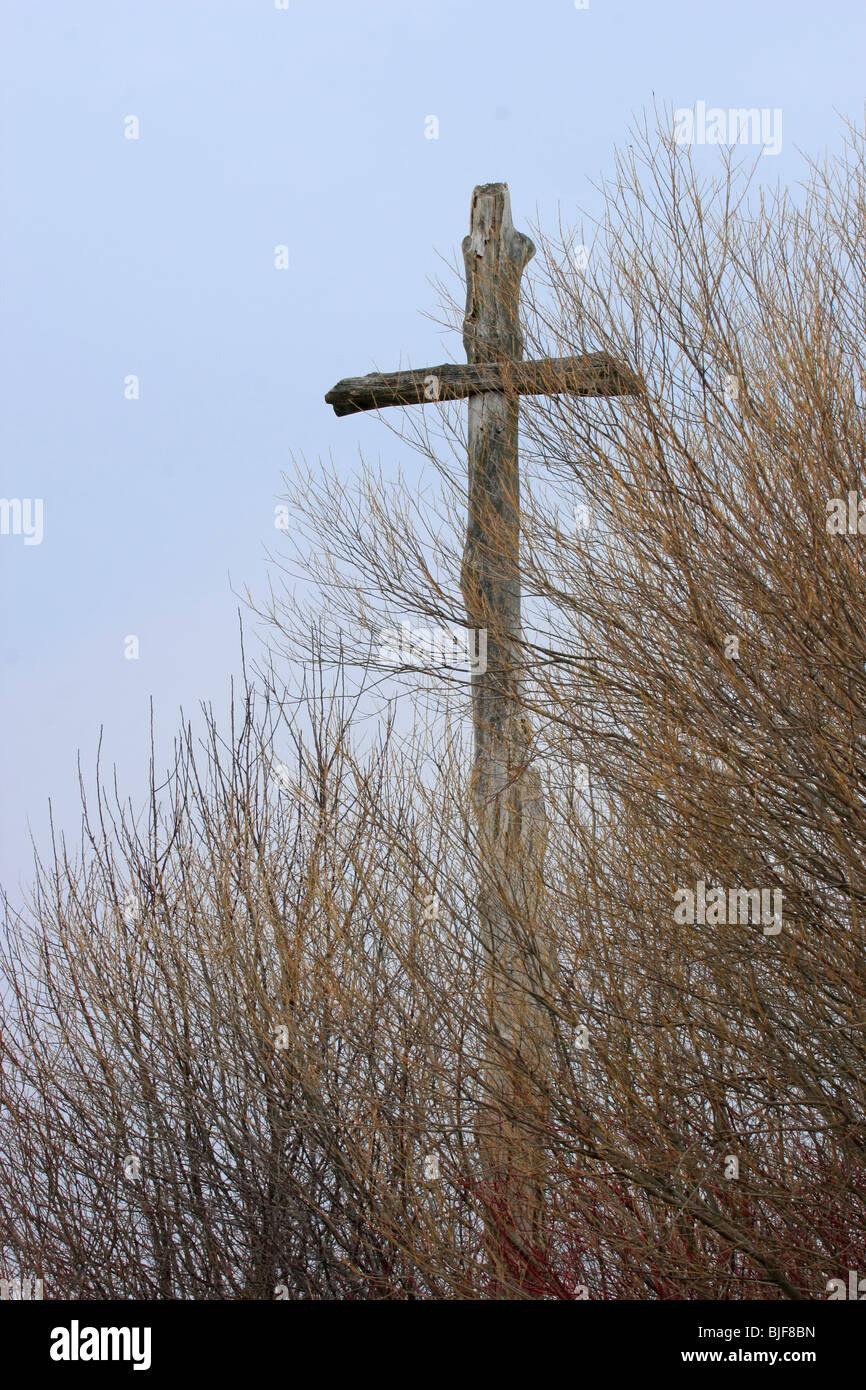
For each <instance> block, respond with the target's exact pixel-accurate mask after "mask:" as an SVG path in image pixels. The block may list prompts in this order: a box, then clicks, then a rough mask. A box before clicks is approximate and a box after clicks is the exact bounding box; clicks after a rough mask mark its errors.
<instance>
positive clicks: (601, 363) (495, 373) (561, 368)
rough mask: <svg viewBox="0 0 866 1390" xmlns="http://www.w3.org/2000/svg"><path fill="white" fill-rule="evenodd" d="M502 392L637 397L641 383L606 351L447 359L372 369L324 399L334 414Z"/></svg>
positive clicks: (338, 387)
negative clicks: (523, 358) (419, 366)
mask: <svg viewBox="0 0 866 1390" xmlns="http://www.w3.org/2000/svg"><path fill="white" fill-rule="evenodd" d="M485 391H498V392H501V393H502V394H503V395H506V396H553V395H559V394H563V393H565V394H568V395H572V396H634V395H637V394H639V392H640V383H639V382H638V381H637V379H636V378H635V377H634V376H633V375H632V374H631V373H630V372H629V371H628V369H627V368H626V367H623V366H622V365H621V364H619V363H618V362H616V361H615V360H614V359H613V358H612V357H611V356H610V355H609V354H608V353H606V352H592V353H587V354H586V356H585V357H543V358H541V359H540V360H539V361H537V362H515V361H502V362H495V361H494V362H479V363H465V364H464V363H460V362H458V363H454V362H446V363H443V365H442V366H439V367H426V368H424V369H423V370H422V371H409V372H388V373H380V372H371V373H370V374H369V375H368V376H350V377H346V378H345V379H344V380H343V381H338V382H337V384H336V386H333V387H332V388H331V390H330V391H329V392H328V394H327V395H326V396H325V400H326V402H327V404H328V405H332V406H333V407H334V414H335V415H352V414H354V413H355V412H356V411H359V410H382V409H384V408H385V407H386V406H390V405H425V404H428V403H430V402H431V401H459V400H464V399H465V398H466V397H467V396H475V395H481V394H482V393H484V392H485Z"/></svg>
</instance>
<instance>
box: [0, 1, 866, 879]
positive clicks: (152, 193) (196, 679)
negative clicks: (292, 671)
mask: <svg viewBox="0 0 866 1390" xmlns="http://www.w3.org/2000/svg"><path fill="white" fill-rule="evenodd" d="M278 3H280V0H278ZM864 38H866V6H864V5H863V4H862V0H824V3H822V4H817V3H814V0H813V3H805V0H761V3H760V4H758V3H755V0H727V2H726V3H724V4H720V5H700V4H697V3H695V0H655V2H654V3H651V2H650V0H620V2H619V3H614V2H613V0H589V7H588V8H587V9H578V8H576V6H575V4H574V0H531V3H530V0H368V3H362V0H289V4H288V8H287V9H285V10H284V9H281V8H277V5H276V4H275V0H3V4H2V5H0V53H2V57H0V64H2V72H0V79H2V95H0V101H2V163H0V179H2V188H0V193H2V206H3V213H2V219H0V238H2V244H0V276H2V281H3V317H2V369H0V415H2V473H0V494H2V496H3V497H5V498H6V499H22V500H23V499H33V500H35V499H42V501H43V508H44V512H43V534H42V539H41V543H39V544H35V543H34V544H26V543H25V540H26V537H25V536H24V534H17V535H16V534H11V533H10V534H7V535H0V582H2V592H3V615H4V621H3V624H2V654H0V709H2V730H3V738H2V767H0V788H2V791H0V796H2V821H0V837H2V845H0V880H2V882H3V883H4V885H5V886H6V888H7V890H8V891H9V892H10V895H11V896H12V897H13V898H15V897H17V896H18V892H19V884H21V883H25V884H26V882H27V880H28V878H29V876H30V849H29V830H28V822H29V824H30V825H31V826H32V828H33V832H34V834H35V836H36V838H37V841H38V842H39V843H40V844H44V843H45V826H46V808H47V802H48V798H49V796H50V797H51V798H52V799H53V801H54V804H55V809H56V815H57V819H58V821H59V823H60V824H61V825H65V826H66V827H67V828H71V829H73V830H74V829H75V827H76V824H77V809H76V808H77V773H76V762H77V757H78V754H79V750H80V754H81V758H82V762H83V765H84V767H85V768H86V769H91V768H92V766H93V762H94V758H95V751H96V744H97V738H98V733H99V728H100V725H102V726H104V730H105V741H104V750H105V751H104V755H103V756H104V758H105V760H106V762H107V763H108V764H109V765H110V764H111V763H113V762H116V763H117V765H118V769H119V777H120V783H121V786H122V787H123V788H124V789H126V790H127V791H128V792H129V793H130V794H132V795H133V796H134V797H135V796H136V795H138V794H140V791H141V788H142V786H143V778H144V774H145V771H146V761H147V740H148V722H149V713H148V711H149V702H150V700H151V698H153V700H154V703H155V709H156V719H155V723H156V729H157V733H158V735H159V737H160V739H161V740H162V746H163V747H165V745H166V741H167V740H168V739H169V738H170V735H171V732H172V731H173V729H174V728H175V726H176V723H177V711H178V707H179V706H181V705H183V706H184V707H185V709H187V710H189V711H190V712H192V711H194V709H195V708H196V706H197V705H198V702H199V701H200V700H207V701H213V702H214V704H215V705H216V706H217V707H220V706H222V705H224V702H225V697H226V693H227V687H228V681H229V676H230V674H231V672H232V671H233V670H236V669H237V666H238V657H237V652H238V646H237V620H236V610H237V607H238V598H237V596H236V594H235V593H233V592H232V590H233V588H234V589H235V590H241V589H243V588H244V587H245V586H246V585H249V586H250V587H251V588H253V589H254V590H257V591H261V590H262V589H263V587H264V583H265V579H266V573H267V571H266V566H265V563H264V550H265V547H266V546H271V547H272V546H273V545H274V542H275V539H278V538H277V537H275V532H274V529H273V520H274V506H275V504H276V503H277V502H278V501H279V496H280V487H281V484H280V475H281V471H282V470H284V469H285V468H286V467H287V465H288V457H289V452H290V451H295V452H298V453H305V454H306V455H307V456H308V458H309V459H311V460H313V461H314V460H315V458H316V456H317V455H319V454H322V455H327V454H328V452H329V451H333V453H334V456H335V457H336V458H337V459H338V460H339V461H340V462H341V466H344V467H345V469H346V470H347V471H348V470H350V469H352V468H354V466H355V462H356V455H357V448H358V446H359V444H362V445H363V446H364V448H365V450H367V451H369V453H370V454H372V455H374V456H375V455H376V453H377V452H381V454H382V456H383V457H384V458H390V459H393V458H394V451H395V448H396V445H395V442H394V440H393V438H392V436H391V435H390V434H389V433H388V432H387V431H386V429H385V427H384V426H383V425H381V424H380V423H379V422H378V421H377V420H376V419H375V418H374V417H372V416H362V417H357V418H353V419H344V420H337V419H336V418H335V416H334V415H333V413H332V411H331V410H330V408H329V407H327V406H325V404H324V402H323V400H322V397H323V394H324V392H325V391H326V390H327V389H328V388H329V387H330V386H331V385H333V383H334V382H335V381H336V380H337V379H338V378H340V377H342V376H346V375H358V374H361V373H363V372H366V371H369V370H371V369H372V368H373V367H374V366H377V367H379V368H381V369H383V370H388V369H393V368H395V367H397V366H398V365H406V364H407V363H409V362H411V363H413V364H415V365H419V366H423V365H425V364H432V363H436V362H439V361H442V360H444V359H445V358H447V357H450V356H459V355H460V353H461V346H460V341H459V338H456V337H455V338H452V340H451V341H443V338H442V336H441V332H440V330H439V329H438V328H437V326H436V325H435V324H433V323H431V322H430V321H429V320H428V319H426V318H424V317H423V313H424V311H428V312H429V311H435V309H436V307H437V303H436V296H435V293H434V291H433V290H432V288H431V286H430V284H429V277H433V276H436V275H439V274H441V273H442V269H443V267H442V263H441V260H440V257H442V256H444V257H446V258H449V257H452V256H454V255H455V254H456V253H457V252H458V251H459V243H460V240H461V238H462V237H463V235H464V234H465V232H466V230H467V219H468V213H469V199H470V195H471V191H472V188H473V186H474V185H475V184H477V183H485V182H490V181H494V180H504V181H506V182H507V183H508V184H509V187H510V190H511V199H512V210H513V215H514V221H515V225H516V226H517V227H518V228H521V229H524V230H527V229H528V228H529V224H530V222H532V221H534V220H535V219H538V220H539V221H540V222H541V224H542V225H548V226H549V227H550V229H551V231H553V230H554V228H555V223H556V220H557V217H558V210H559V208H560V207H561V210H562V213H563V215H564V217H565V219H566V220H567V221H568V220H571V219H573V218H575V217H576V215H577V210H578V208H579V207H580V206H581V205H583V206H586V207H592V206H593V201H594V197H593V193H592V190H591V188H590V186H589V184H590V180H596V179H597V178H598V177H599V176H600V175H602V174H604V173H609V172H610V171H611V168H612V152H613V149H614V147H615V146H616V145H624V144H626V143H627V140H628V128H629V125H630V123H631V122H632V120H633V119H634V118H635V116H637V115H638V114H639V113H640V112H641V110H642V109H644V108H647V109H651V107H652V103H653V99H654V98H655V100H656V101H657V102H659V103H660V104H662V105H667V106H669V107H671V108H676V107H686V106H692V107H693V106H694V105H695V103H697V102H699V101H703V102H705V103H706V105H707V107H722V108H725V109H728V108H731V107H741V106H745V107H758V108H767V109H768V110H769V111H775V110H777V109H778V110H779V111H780V112H781V113H782V149H781V152H780V153H779V154H775V155H771V154H767V155H765V156H763V159H762V166H761V172H762V177H765V178H766V179H767V180H768V181H770V182H773V183H775V182H776V180H781V181H782V182H789V181H792V180H794V179H797V178H799V177H800V175H801V170H802V166H801V163H800V160H799V158H798V155H797V148H798V147H799V148H800V149H802V150H804V151H807V152H808V153H810V154H818V153H820V151H822V150H823V149H825V148H829V149H830V150H833V151H835V150H836V149H837V148H838V146H839V132H840V125H839V121H838V118H837V116H836V115H835V114H834V113H835V112H836V111H838V112H842V113H845V114H848V115H851V116H853V117H855V118H857V119H859V118H861V117H862V112H863V103H864V83H863V76H864V56H866V43H864ZM129 117H136V118H137V122H138V126H137V134H138V138H137V139H129V138H126V135H127V134H129V133H131V132H132V131H133V130H134V129H135V127H134V126H133V125H132V124H131V123H130V122H129V120H128V118H129ZM430 117H435V118H436V120H437V121H438V138H436V139H431V138H427V136H428V135H429V134H430V133H431V131H433V130H435V127H434V126H432V125H431V123H430V119H429V118H430ZM280 245H284V246H287V247H288V259H289V268H288V269H287V270H279V269H277V268H276V267H275V263H274V262H275V255H274V248H275V247H276V246H280ZM131 376H135V377H137V378H138V382H139V387H138V390H139V398H138V399H137V400H136V399H126V398H125V382H127V380H128V378H130V377H131ZM407 463H409V460H408V459H407ZM779 505H782V506H783V505H784V498H780V499H779ZM10 516H11V513H10ZM11 529H12V523H11V521H10V531H11ZM35 535H36V533H35V532H34V533H33V539H34V540H35ZM129 636H135V637H137V638H138V642H139V656H138V659H137V660H128V659H126V657H125V654H124V652H125V639H127V638H128V637H129Z"/></svg>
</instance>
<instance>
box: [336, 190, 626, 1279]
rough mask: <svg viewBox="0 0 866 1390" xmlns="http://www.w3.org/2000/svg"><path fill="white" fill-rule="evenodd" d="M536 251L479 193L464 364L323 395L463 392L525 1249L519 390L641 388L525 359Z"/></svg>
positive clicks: (535, 811) (495, 1175) (510, 1093)
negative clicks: (528, 290)
mask: <svg viewBox="0 0 866 1390" xmlns="http://www.w3.org/2000/svg"><path fill="white" fill-rule="evenodd" d="M534 254H535V247H534V245H533V244H532V242H531V241H530V239H529V237H527V236H524V235H523V233H521V232H517V231H515V230H514V226H513V225H512V221H511V203H510V199H509V195H508V187H507V185H506V184H504V183H488V184H483V185H481V186H480V187H478V188H476V189H475V190H474V192H473V194H472V208H471V214H470V231H469V236H468V237H466V238H465V239H464V241H463V258H464V262H465V266H466V317H465V319H464V321H463V344H464V347H465V349H466V357H467V363H466V365H461V364H457V365H455V364H446V365H443V366H439V367H428V368H427V369H426V370H423V371H407V372H392V373H390V374H387V375H381V374H379V373H375V372H374V373H372V374H371V375H369V376H363V377H349V378H347V379H345V380H344V381H339V382H337V385H336V386H334V387H333V388H332V390H330V391H329V392H328V394H327V395H326V396H325V400H326V401H327V403H328V404H329V405H332V406H333V407H334V411H335V412H336V414H337V415H350V414H353V413H355V412H356V411H364V410H380V409H382V407H384V406H390V405H420V404H424V403H425V402H430V401H453V400H460V399H462V398H463V397H468V399H469V431H468V446H469V476H468V512H469V515H468V524H467V533H466V544H465V549H464V554H463V565H462V569H461V577H460V587H461V591H462V594H463V599H464V603H465V605H466V616H467V625H468V627H469V628H470V629H476V630H479V629H481V630H486V632H487V667H486V670H483V671H482V670H480V669H479V670H478V671H473V674H472V723H473V732H474V761H473V769H472V782H471V785H472V801H473V807H474V817H475V829H476V834H477V856H478V882H479V902H478V913H479V920H480V924H481V927H482V935H483V939H484V941H485V946H486V951H487V957H488V970H487V976H488V1017H489V1026H490V1055H489V1057H488V1059H487V1066H486V1077H485V1079H486V1095H487V1107H486V1113H487V1116H488V1118H487V1121H486V1125H485V1124H482V1126H481V1130H482V1132H481V1133H480V1134H479V1144H480V1147H481V1150H482V1157H483V1158H484V1160H485V1165H484V1166H485V1173H486V1176H487V1178H488V1183H489V1191H490V1192H492V1193H494V1195H495V1199H496V1201H497V1202H498V1203H499V1209H498V1210H497V1212H496V1213H495V1222H496V1227H497V1233H498V1234H497V1239H498V1240H500V1241H501V1240H502V1238H503V1227H505V1228H507V1232H506V1239H507V1240H508V1242H509V1243H510V1245H511V1246H512V1248H514V1247H515V1246H518V1247H519V1246H522V1248H524V1249H530V1248H531V1247H533V1246H534V1247H535V1248H537V1243H538V1240H539V1238H540V1220H541V1211H542V1190H541V1183H542V1178H541V1175H540V1172H539V1171H538V1166H537V1164H536V1163H535V1162H534V1160H533V1158H532V1151H533V1148H537V1144H538V1140H537V1138H535V1140H534V1143H533V1135H535V1136H537V1135H538V1133H539V1132H543V1130H540V1128H539V1118H540V1117H539V1115H538V1114H537V1105H535V1111H536V1113H529V1111H532V1110H533V1103H532V1102H531V1101H529V1100H528V1099H527V1097H528V1095H529V1094H530V1093H533V1092H534V1093H535V1095H536V1099H537V1096H538V1095H540V1094H542V1093H543V1091H544V1083H543V1079H542V1078H543V1074H544V1071H545V1064H546V1061H547V1054H548V1052H549V1050H550V1046H551V1044H552V1035H551V1022H550V1018H549V1011H548V1010H545V1009H544V1007H543V1000H544V996H545V980H546V979H549V978H550V973H549V972H550V965H549V963H550V962H551V961H552V957H553V944H552V943H549V942H545V941H544V939H543V938H544V927H543V914H542V911H541V894H542V871H543V859H544V847H545V841H546V836H547V823H546V816H545V812H544V805H543V800H542V793H541V780H540V778H539V775H538V772H537V770H536V769H535V768H533V767H532V765H531V743H532V738H531V730H530V727H529V723H528V721H527V720H526V718H525V717H523V716H522V715H521V712H520V710H521V693H522V677H521V666H522V659H521V649H522V634H521V616H520V567H519V546H520V476H519V467H518V397H520V396H525V395H553V394H556V393H560V392H568V393H570V394H572V395H578V396H624V395H637V394H639V393H640V389H641V388H640V383H639V381H638V380H637V378H636V377H635V376H633V375H632V374H631V373H630V372H629V371H628V370H627V369H626V368H625V367H623V366H621V365H620V364H618V363H617V362H615V361H614V360H613V359H612V358H611V357H609V356H608V355H607V354H606V353H603V352H599V353H591V354H588V355H587V356H584V357H566V358H561V357H560V358H545V359H542V360H540V361H537V362H524V361H523V360H522V357H523V338H522V334H521V331H520V321H519V307H518V306H519V294H520V277H521V275H522V274H523V270H524V268H525V266H526V264H527V262H528V261H529V260H530V258H531V257H532V256H533V255H534ZM476 640H477V639H476ZM470 650H471V644H470ZM476 650H477V648H476ZM503 1203H504V1206H503ZM495 1263H496V1260H495V1257H494V1264H495ZM499 1272H500V1274H501V1273H502V1269H501V1268H500V1269H499ZM512 1272H513V1271H512Z"/></svg>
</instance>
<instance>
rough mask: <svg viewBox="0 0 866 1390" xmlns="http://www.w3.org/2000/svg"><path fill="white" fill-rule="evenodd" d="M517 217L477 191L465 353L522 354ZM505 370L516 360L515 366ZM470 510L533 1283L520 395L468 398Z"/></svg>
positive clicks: (536, 836)
mask: <svg viewBox="0 0 866 1390" xmlns="http://www.w3.org/2000/svg"><path fill="white" fill-rule="evenodd" d="M534 253H535V247H534V246H533V244H532V242H531V241H530V239H529V237H526V236H524V235H523V234H522V233H520V232H517V231H515V230H514V227H513V225H512V222H511V206H510V200H509V196H508V188H507V186H506V185H505V184H501V183H494V184H484V185H482V186H481V187H478V188H476V189H475V191H474V193H473V195H472V211H471V222H470V234H469V236H468V237H466V238H465V239H464V242H463V256H464V260H465V264H466V318H465V320H464V325H463V342H464V346H465V348H466V356H467V359H468V361H469V362H470V363H473V364H480V363H489V362H499V363H503V364H505V363H510V362H517V361H519V360H520V359H521V358H522V356H523V341H522V335H521V332H520V325H519V313H518V301H519V291H520V277H521V275H522V273H523V269H524V267H525V266H526V264H527V262H528V261H529V259H530V257H531V256H532V255H534ZM506 376H507V373H506ZM468 502H469V518H468V526H467V535H466V545H465V550H464V556H463V567H462V573H461V589H462V592H463V598H464V601H465V604H466V612H467V619H468V623H469V626H470V628H475V629H476V630H477V629H486V631H487V669H486V670H485V671H481V670H479V671H476V672H475V673H474V674H473V677H472V719H473V731H474V745H475V748H474V762H473V771H472V798H473V806H474V815H475V822H476V829H477V834H478V847H477V853H478V866H479V888H478V912H479V919H480V925H481V930H482V933H483V938H484V945H485V950H486V952H487V957H488V959H487V966H488V970H487V976H488V998H487V1001H486V1003H487V1025H488V1030H489V1041H488V1048H487V1056H486V1060H485V1068H484V1082H485V1092H486V1096H485V1104H484V1106H483V1107H482V1110H481V1113H480V1115H479V1121H478V1140H479V1146H480V1148H481V1153H482V1161H483V1170H484V1174H485V1180H486V1186H487V1190H488V1196H489V1197H492V1198H493V1202H494V1205H493V1206H491V1207H490V1209H489V1215H488V1246H489V1257H490V1265H491V1267H492V1269H493V1271H494V1272H495V1275H496V1276H497V1277H498V1280H499V1282H500V1283H501V1284H502V1283H504V1281H505V1280H506V1279H507V1280H509V1281H513V1280H514V1279H515V1278H516V1279H517V1282H518V1284H519V1283H522V1282H524V1279H525V1276H526V1274H527V1273H528V1269H527V1268H526V1267H525V1266H524V1270H523V1274H521V1263H522V1257H521V1255H520V1253H519V1252H520V1250H521V1249H522V1250H523V1251H526V1250H527V1249H532V1248H534V1249H536V1250H537V1249H538V1248H539V1246H540V1244H541V1238H542V1232H541V1224H542V1204H543V1172H542V1164H541V1147H542V1144H543V1140H540V1138H539V1136H540V1134H541V1133H542V1120H543V1115H542V1111H543V1101H542V1099H541V1097H542V1096H543V1093H544V1073H545V1072H546V1067H547V1062H548V1058H549V1049H550V1041H551V1039H550V1026H549V1015H548V1014H547V1012H546V1010H545V1008H544V1006H543V1004H541V1003H539V996H540V995H543V993H544V989H545V977H546V976H547V974H548V972H547V970H546V969H545V964H544V962H545V960H546V959H547V952H546V950H545V947H544V942H543V928H542V926H541V924H540V921H539V914H540V907H541V890H542V870H543V859H544V846H545V839H546V816H545V812H544V806H543V800H542V793H541V782H540V778H539V776H538V773H537V771H536V770H535V769H534V768H532V766H531V763H530V760H531V731H530V728H529V724H528V721H527V720H526V717H525V716H524V715H523V714H522V712H521V694H522V678H521V665H522V655H521V613H520V559H519V545H520V474H519V466H518V398H517V395H516V394H508V395H506V394H504V393H500V392H496V391H485V392H484V393H483V394H479V395H471V396H470V397H469V497H468Z"/></svg>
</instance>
